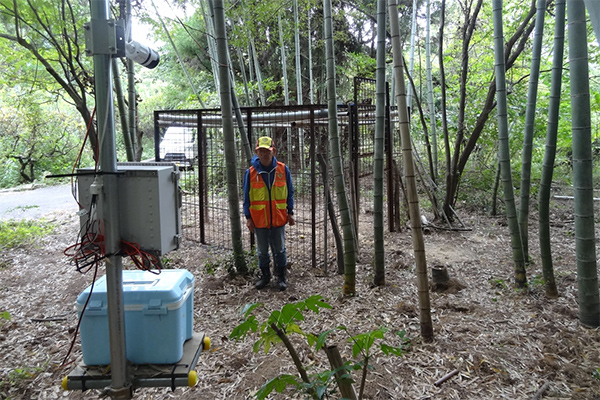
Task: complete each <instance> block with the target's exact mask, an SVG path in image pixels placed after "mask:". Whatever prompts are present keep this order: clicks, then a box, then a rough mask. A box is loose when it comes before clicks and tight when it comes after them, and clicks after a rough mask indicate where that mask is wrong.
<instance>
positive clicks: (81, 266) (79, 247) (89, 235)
mask: <svg viewBox="0 0 600 400" xmlns="http://www.w3.org/2000/svg"><path fill="white" fill-rule="evenodd" d="M64 254H65V255H66V256H67V257H69V258H70V259H71V262H73V263H74V264H75V269H77V271H78V272H81V273H85V272H88V271H89V270H90V269H91V268H93V267H94V266H96V267H97V266H98V264H99V262H100V261H101V260H103V259H104V258H106V248H105V243H104V226H103V224H102V221H101V220H100V219H98V218H96V196H92V201H91V204H90V208H89V210H88V219H87V221H86V223H85V224H84V225H83V226H82V227H81V229H80V231H79V235H78V241H77V243H75V244H74V245H72V246H69V247H67V248H66V249H65V250H64Z"/></svg>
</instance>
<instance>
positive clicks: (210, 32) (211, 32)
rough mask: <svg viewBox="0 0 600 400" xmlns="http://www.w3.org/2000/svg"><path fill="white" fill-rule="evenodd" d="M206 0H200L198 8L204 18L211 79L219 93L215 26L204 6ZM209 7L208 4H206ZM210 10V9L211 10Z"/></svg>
mask: <svg viewBox="0 0 600 400" xmlns="http://www.w3.org/2000/svg"><path fill="white" fill-rule="evenodd" d="M205 1H208V0H200V1H199V3H200V9H201V10H202V17H203V19H204V26H205V28H206V42H207V43H208V56H209V57H210V66H211V69H212V75H213V80H214V82H215V90H216V91H217V92H219V93H220V91H221V90H220V88H219V64H218V63H217V58H218V56H217V44H216V43H215V26H214V24H213V21H212V18H211V17H210V15H211V14H209V13H208V12H207V11H206V8H205V7H204V2H205ZM208 7H209V9H210V8H211V7H210V4H209V5H208ZM211 12H212V11H211Z"/></svg>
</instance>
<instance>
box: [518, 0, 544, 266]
mask: <svg viewBox="0 0 600 400" xmlns="http://www.w3.org/2000/svg"><path fill="white" fill-rule="evenodd" d="M545 14H546V0H538V2H537V13H536V17H535V34H534V36H533V51H532V56H531V72H530V74H529V91H528V92H527V108H526V110H525V131H524V133H523V153H522V163H521V193H520V199H521V200H520V203H519V229H520V231H521V242H522V243H523V257H524V258H525V262H529V194H530V188H531V153H532V151H533V150H532V146H533V134H534V127H535V107H536V104H537V90H538V79H539V76H540V55H541V54H542V36H543V34H544V17H545Z"/></svg>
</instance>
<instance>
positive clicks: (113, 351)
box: [90, 0, 132, 399]
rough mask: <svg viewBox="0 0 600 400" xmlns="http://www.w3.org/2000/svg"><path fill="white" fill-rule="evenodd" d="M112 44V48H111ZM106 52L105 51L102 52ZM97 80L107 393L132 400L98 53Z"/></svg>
mask: <svg viewBox="0 0 600 400" xmlns="http://www.w3.org/2000/svg"><path fill="white" fill-rule="evenodd" d="M90 12H91V18H92V24H91V27H92V32H91V34H92V37H93V36H94V35H101V34H103V32H102V29H100V30H98V31H96V29H95V28H96V27H100V26H102V24H103V23H108V24H109V25H110V24H111V23H114V22H110V21H108V15H109V14H108V1H107V0H91V1H90ZM110 46H111V45H110V44H109V48H110ZM102 50H104V49H102ZM93 57H94V79H95V89H96V115H97V121H98V134H99V142H100V153H99V164H100V167H99V171H100V174H99V176H98V179H99V181H100V182H99V183H100V187H101V193H100V196H99V203H100V209H101V210H102V214H101V218H102V222H103V225H104V240H105V251H106V256H107V258H106V285H107V288H106V295H107V306H108V331H109V344H110V360H111V377H112V386H111V387H110V388H106V394H108V395H109V396H110V397H112V398H116V399H130V398H131V397H132V391H131V386H130V384H129V383H128V377H127V359H126V356H125V318H124V314H123V276H122V270H123V265H122V259H121V256H119V255H117V254H118V253H119V250H120V241H121V238H120V231H119V208H118V205H119V204H118V191H117V175H116V174H115V172H117V156H116V145H115V125H114V108H113V94H112V93H113V91H112V73H111V54H108V52H105V51H95V52H94V54H93Z"/></svg>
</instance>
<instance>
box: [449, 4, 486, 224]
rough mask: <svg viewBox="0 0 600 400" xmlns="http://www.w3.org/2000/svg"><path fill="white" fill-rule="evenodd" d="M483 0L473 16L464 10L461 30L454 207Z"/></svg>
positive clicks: (451, 181)
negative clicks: (473, 40)
mask: <svg viewBox="0 0 600 400" xmlns="http://www.w3.org/2000/svg"><path fill="white" fill-rule="evenodd" d="M469 4H470V3H469ZM482 4H483V0H477V5H476V6H475V10H474V11H473V14H472V15H471V12H470V11H471V10H470V7H468V6H467V5H466V4H465V6H464V8H463V14H464V23H463V25H462V28H461V32H463V37H462V40H463V42H462V51H461V68H460V70H461V72H460V98H459V106H458V120H457V127H456V140H455V141H454V152H453V154H452V161H451V163H450V165H449V168H448V170H447V172H446V174H447V175H446V186H447V187H446V202H445V205H446V206H448V205H449V206H452V207H454V197H455V196H456V192H457V191H458V180H459V176H460V172H459V171H458V168H457V166H458V160H459V158H460V150H461V148H462V147H463V141H464V137H465V129H466V126H465V107H466V104H467V79H468V72H469V47H470V46H471V38H472V37H473V31H474V30H475V25H476V22H477V16H478V15H479V11H480V10H481V6H482ZM448 150H449V149H448ZM444 211H445V212H446V215H449V216H451V215H452V213H451V212H450V208H449V207H447V208H446V209H445V210H444Z"/></svg>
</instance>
